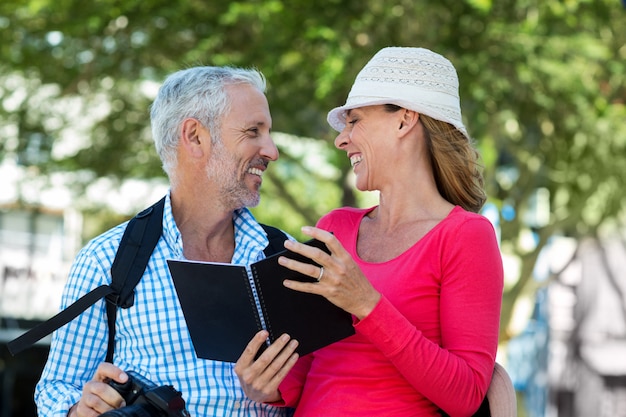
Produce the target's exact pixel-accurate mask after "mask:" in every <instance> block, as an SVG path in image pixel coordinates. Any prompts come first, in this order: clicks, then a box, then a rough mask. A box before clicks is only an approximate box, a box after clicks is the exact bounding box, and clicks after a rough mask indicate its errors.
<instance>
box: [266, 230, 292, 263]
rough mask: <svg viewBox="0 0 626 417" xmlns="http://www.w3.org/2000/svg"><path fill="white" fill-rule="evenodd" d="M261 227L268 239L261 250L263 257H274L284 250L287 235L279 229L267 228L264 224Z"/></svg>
mask: <svg viewBox="0 0 626 417" xmlns="http://www.w3.org/2000/svg"><path fill="white" fill-rule="evenodd" d="M261 227H262V228H263V230H265V233H266V234H267V238H268V239H269V241H270V242H269V243H268V244H267V246H266V247H265V249H263V253H264V254H265V256H266V257H267V256H271V255H274V254H276V253H278V252H280V251H284V250H285V240H287V239H288V238H287V235H286V234H285V233H284V232H283V231H282V230H280V229H277V228H276V227H273V226H268V225H266V224H263V223H261Z"/></svg>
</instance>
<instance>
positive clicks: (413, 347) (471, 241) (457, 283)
mask: <svg viewBox="0 0 626 417" xmlns="http://www.w3.org/2000/svg"><path fill="white" fill-rule="evenodd" d="M447 239H449V241H448V242H447V243H446V245H445V252H446V253H444V254H443V255H442V257H443V259H442V260H441V262H442V268H443V271H442V277H443V278H442V282H441V294H440V324H441V345H442V346H439V345H438V344H437V343H434V342H432V341H430V340H428V339H427V338H426V337H424V336H423V335H422V333H421V332H420V331H419V330H417V329H416V327H415V326H414V325H413V324H412V323H410V322H409V321H408V320H407V319H406V317H404V316H403V315H402V314H401V313H400V312H399V311H398V310H397V309H396V308H395V307H394V306H393V305H392V304H391V303H390V302H389V301H388V300H387V299H386V298H384V297H383V298H382V299H381V301H380V302H379V304H378V305H377V306H376V308H375V309H374V310H373V311H372V313H370V315H369V316H367V317H366V318H364V319H363V320H361V321H360V322H358V323H357V324H356V326H355V327H356V329H357V331H358V332H360V333H361V334H363V335H365V336H366V337H368V339H369V340H370V341H371V342H372V343H373V344H374V345H376V346H377V348H378V349H379V350H380V351H381V352H383V354H384V355H385V356H386V357H387V358H388V359H389V360H390V361H391V362H392V363H393V364H394V365H395V366H396V368H397V369H398V370H399V371H400V373H402V375H403V376H404V377H405V378H406V379H407V380H408V381H409V383H411V384H412V385H413V386H414V387H415V389H416V390H418V391H419V392H421V393H422V394H423V395H425V396H426V397H427V398H429V399H430V400H431V401H432V402H434V403H435V404H436V405H437V406H438V407H439V408H441V409H443V410H444V411H445V412H446V413H448V414H450V415H459V416H462V415H471V414H472V413H473V411H475V410H476V409H477V408H478V406H479V405H480V403H481V401H482V400H483V398H484V396H485V394H486V392H487V388H488V386H489V382H490V380H491V374H492V372H493V366H494V361H495V354H496V350H497V343H498V333H499V322H500V307H501V302H502V287H503V272H502V260H501V256H500V251H499V248H498V245H497V242H496V239H495V234H494V232H493V227H492V226H491V224H490V223H489V222H488V221H487V220H486V219H473V220H469V221H466V222H464V223H463V224H462V226H461V228H460V229H459V230H458V231H457V233H451V234H449V236H448V237H447ZM432 255H433V256H440V255H438V254H435V253H433V254H432Z"/></svg>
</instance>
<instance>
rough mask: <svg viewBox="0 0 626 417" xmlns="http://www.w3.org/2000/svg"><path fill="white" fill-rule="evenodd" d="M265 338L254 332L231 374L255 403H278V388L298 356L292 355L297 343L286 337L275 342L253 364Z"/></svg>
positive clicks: (265, 336) (266, 335) (284, 335)
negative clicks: (236, 377) (237, 379)
mask: <svg viewBox="0 0 626 417" xmlns="http://www.w3.org/2000/svg"><path fill="white" fill-rule="evenodd" d="M268 336H269V334H268V332H267V331H265V330H261V331H260V332H258V333H257V334H256V335H255V336H254V338H253V339H252V340H251V341H250V343H248V346H246V349H245V350H244V351H243V353H242V354H241V356H240V357H239V360H238V361H237V363H236V364H235V373H236V374H237V376H238V377H239V382H240V383H241V387H242V388H243V391H244V392H245V393H246V396H247V397H248V398H250V399H251V400H253V401H256V402H265V403H270V402H277V401H280V400H281V396H280V392H279V391H278V386H279V385H280V383H281V382H282V381H283V379H285V377H286V376H287V374H288V373H289V371H290V370H291V368H293V366H294V365H295V364H296V362H297V361H298V354H297V353H295V350H296V347H298V342H297V341H296V340H291V338H290V337H289V336H288V335H286V334H283V335H282V336H281V337H279V338H278V339H276V341H274V343H272V344H271V345H270V346H268V348H267V349H265V352H263V353H262V354H261V356H259V358H258V359H257V360H256V361H255V360H254V358H255V356H256V354H257V352H258V351H259V349H260V348H261V346H262V345H263V344H264V343H265V340H266V339H267V337H268Z"/></svg>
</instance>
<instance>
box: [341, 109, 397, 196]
mask: <svg viewBox="0 0 626 417" xmlns="http://www.w3.org/2000/svg"><path fill="white" fill-rule="evenodd" d="M400 113H401V112H389V111H387V110H386V109H385V106H384V105H376V106H367V107H360V108H356V109H352V110H348V111H347V113H346V127H345V128H344V129H343V131H341V133H340V134H339V135H338V136H337V138H336V139H335V146H336V147H337V148H338V149H341V150H343V151H345V152H346V153H347V154H348V158H350V163H351V165H352V169H353V171H354V174H355V176H356V187H357V189H359V190H361V191H372V190H380V188H381V186H382V185H383V184H384V182H385V181H387V180H388V179H393V163H394V159H395V146H394V142H393V141H392V138H394V137H395V133H396V132H395V130H397V128H398V127H399V126H400V123H401V121H400V116H401V115H400Z"/></svg>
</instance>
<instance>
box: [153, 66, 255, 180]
mask: <svg viewBox="0 0 626 417" xmlns="http://www.w3.org/2000/svg"><path fill="white" fill-rule="evenodd" d="M233 84H249V85H251V86H253V87H255V88H257V89H258V90H259V91H261V92H262V93H265V89H266V81H265V77H264V76H263V74H262V73H261V72H259V71H257V70H255V69H244V68H233V67H210V66H201V67H192V68H188V69H184V70H180V71H177V72H175V73H173V74H171V75H170V76H169V77H167V78H166V79H165V82H164V83H163V85H162V86H161V88H160V89H159V93H158V94H157V97H156V99H155V100H154V102H153V103H152V106H151V108H150V119H151V125H152V137H153V139H154V144H155V146H156V150H157V153H158V154H159V157H160V158H161V162H162V164H163V170H164V171H165V173H166V174H167V175H168V176H169V177H170V179H172V175H173V174H174V169H175V168H176V165H177V160H176V159H177V158H176V149H177V147H178V140H179V134H180V126H181V124H182V122H183V120H185V119H187V118H194V119H197V120H199V121H200V122H201V123H202V124H203V125H204V126H206V127H207V128H208V129H209V132H210V133H211V138H212V140H215V138H218V136H219V131H220V123H221V120H222V117H223V116H224V115H225V114H226V113H227V112H228V111H229V110H230V101H229V97H228V94H227V93H226V87H228V86H229V85H233Z"/></svg>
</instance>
